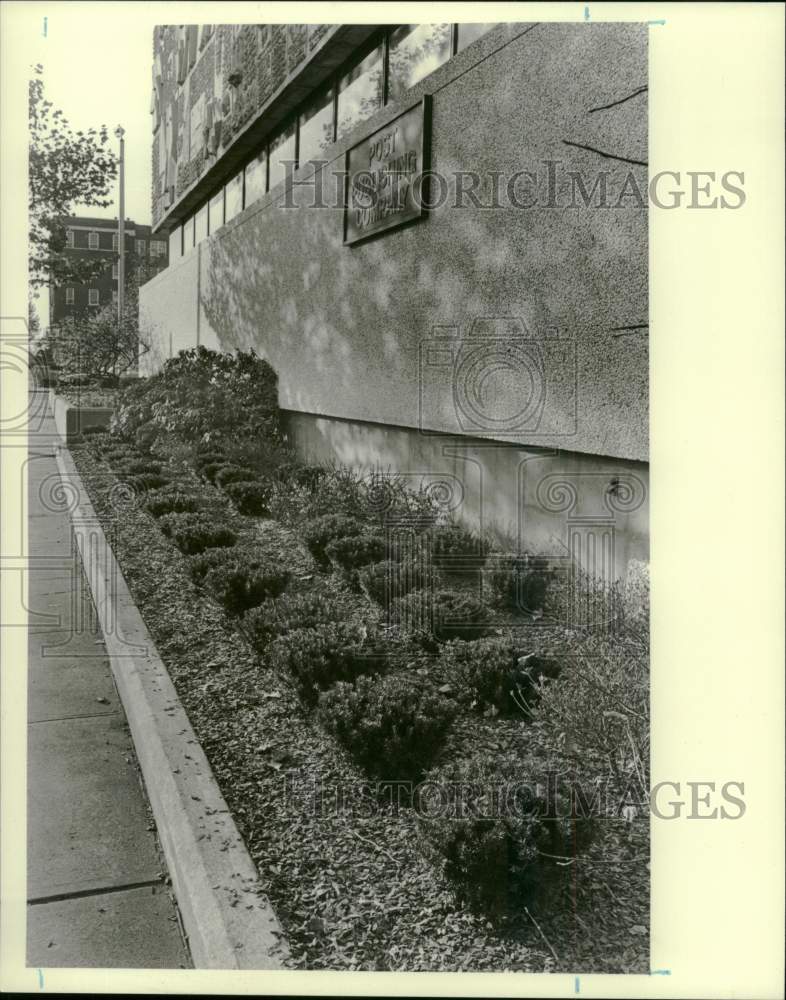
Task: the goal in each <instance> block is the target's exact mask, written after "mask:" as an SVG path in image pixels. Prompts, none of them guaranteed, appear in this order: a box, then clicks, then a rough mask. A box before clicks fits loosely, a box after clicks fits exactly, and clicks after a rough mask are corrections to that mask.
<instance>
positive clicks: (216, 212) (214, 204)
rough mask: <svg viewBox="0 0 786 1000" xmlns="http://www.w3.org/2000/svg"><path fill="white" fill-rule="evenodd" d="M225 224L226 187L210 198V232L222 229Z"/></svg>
mask: <svg viewBox="0 0 786 1000" xmlns="http://www.w3.org/2000/svg"><path fill="white" fill-rule="evenodd" d="M223 225H224V189H223V188H221V190H220V191H219V192H218V194H214V195H213V197H212V198H211V199H210V218H209V227H210V232H211V233H215V232H216V230H218V229H220V228H221V227H222V226H223Z"/></svg>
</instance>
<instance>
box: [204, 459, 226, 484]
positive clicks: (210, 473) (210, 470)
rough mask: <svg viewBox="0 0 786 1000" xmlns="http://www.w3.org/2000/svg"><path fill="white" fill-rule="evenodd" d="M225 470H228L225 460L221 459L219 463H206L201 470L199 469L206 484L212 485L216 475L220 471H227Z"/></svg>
mask: <svg viewBox="0 0 786 1000" xmlns="http://www.w3.org/2000/svg"><path fill="white" fill-rule="evenodd" d="M227 468H229V466H228V465H227V462H226V459H221V460H219V461H216V462H208V463H207V464H206V465H203V466H202V468H201V469H200V472H201V473H202V475H203V476H204V477H205V479H207V481H208V482H210V483H214V482H215V479H216V475H217V474H218V473H219V472H220V471H221V470H222V469H227Z"/></svg>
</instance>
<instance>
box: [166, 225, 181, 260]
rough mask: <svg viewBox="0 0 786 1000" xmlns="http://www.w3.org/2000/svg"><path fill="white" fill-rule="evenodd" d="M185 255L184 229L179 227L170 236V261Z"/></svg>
mask: <svg viewBox="0 0 786 1000" xmlns="http://www.w3.org/2000/svg"><path fill="white" fill-rule="evenodd" d="M182 253H183V227H182V226H178V227H177V229H175V230H174V231H173V232H171V233H170V234H169V259H170V260H174V259H175V258H176V257H180V256H181V254H182Z"/></svg>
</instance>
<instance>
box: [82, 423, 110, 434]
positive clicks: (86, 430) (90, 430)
mask: <svg viewBox="0 0 786 1000" xmlns="http://www.w3.org/2000/svg"><path fill="white" fill-rule="evenodd" d="M99 434H102V435H103V434H106V435H107V436H108V435H109V428H108V427H104V426H103V425H102V426H100V427H95V426H94V427H83V428H82V437H96V436H97V435H99Z"/></svg>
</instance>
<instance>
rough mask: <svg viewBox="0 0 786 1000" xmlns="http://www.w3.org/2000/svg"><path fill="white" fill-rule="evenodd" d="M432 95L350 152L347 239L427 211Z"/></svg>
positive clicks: (350, 240)
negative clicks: (425, 175)
mask: <svg viewBox="0 0 786 1000" xmlns="http://www.w3.org/2000/svg"><path fill="white" fill-rule="evenodd" d="M430 100H431V99H430V97H428V96H426V97H424V98H423V100H422V101H421V102H420V103H419V104H416V105H415V106H414V107H412V108H410V109H409V110H408V111H405V112H404V113H403V114H401V115H399V116H398V118H394V119H393V121H391V122H389V123H388V124H387V125H385V126H384V127H383V128H381V129H378V131H376V132H374V133H373V134H372V135H370V136H368V137H367V138H366V139H364V140H363V141H362V142H359V143H358V144H357V145H356V146H353V147H352V148H351V149H348V150H347V163H346V171H347V179H346V200H345V204H344V243H345V244H351V243H357V242H358V241H359V240H364V239H366V238H367V237H369V236H375V235H376V234H377V233H382V232H386V231H387V230H389V229H395V228H396V227H398V226H402V225H404V224H405V223H407V222H412V221H413V220H414V219H420V218H422V217H423V216H424V215H425V214H426V206H427V202H428V198H427V195H426V194H425V186H426V183H425V182H426V179H427V178H424V176H423V175H424V173H426V172H427V171H428V169H429V166H428V155H429V130H430V126H431V115H430V111H431V105H430Z"/></svg>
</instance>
